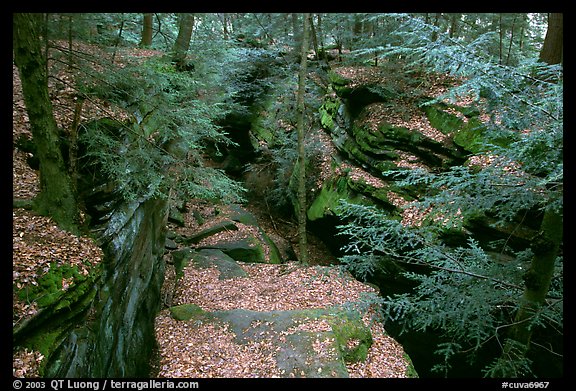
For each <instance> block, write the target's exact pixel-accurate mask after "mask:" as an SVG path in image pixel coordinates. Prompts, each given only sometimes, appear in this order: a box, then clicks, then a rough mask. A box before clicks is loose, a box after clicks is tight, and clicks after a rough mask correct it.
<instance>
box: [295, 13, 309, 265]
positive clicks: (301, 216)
mask: <svg viewBox="0 0 576 391" xmlns="http://www.w3.org/2000/svg"><path fill="white" fill-rule="evenodd" d="M308 18H309V14H304V31H303V32H302V44H301V47H300V72H299V73H298V97H297V106H298V122H297V130H298V245H299V246H298V247H299V250H300V262H301V263H303V264H307V263H308V240H307V237H306V152H305V146H304V134H305V132H304V91H305V81H306V66H307V56H306V55H307V52H308V21H309V20H308Z"/></svg>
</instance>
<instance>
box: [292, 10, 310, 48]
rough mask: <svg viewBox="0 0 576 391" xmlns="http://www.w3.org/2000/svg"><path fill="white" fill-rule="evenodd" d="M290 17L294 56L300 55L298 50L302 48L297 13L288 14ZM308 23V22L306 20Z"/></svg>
mask: <svg viewBox="0 0 576 391" xmlns="http://www.w3.org/2000/svg"><path fill="white" fill-rule="evenodd" d="M290 15H291V17H292V38H293V48H294V54H293V56H294V58H299V57H300V52H301V50H302V32H301V31H300V26H301V25H300V24H299V23H298V19H299V18H298V14H296V13H292V14H290ZM306 23H308V22H306Z"/></svg>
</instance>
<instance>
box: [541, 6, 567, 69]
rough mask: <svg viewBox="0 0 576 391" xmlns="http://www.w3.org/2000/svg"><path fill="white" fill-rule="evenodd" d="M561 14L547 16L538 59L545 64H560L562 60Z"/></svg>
mask: <svg viewBox="0 0 576 391" xmlns="http://www.w3.org/2000/svg"><path fill="white" fill-rule="evenodd" d="M562 19H563V18H562V14H559V13H552V14H550V15H549V16H548V30H546V37H545V38H544V45H542V50H541V51H540V61H541V62H545V63H546V64H560V63H561V62H562V60H563V43H564V42H563V36H564V35H563V28H564V27H563V20H562Z"/></svg>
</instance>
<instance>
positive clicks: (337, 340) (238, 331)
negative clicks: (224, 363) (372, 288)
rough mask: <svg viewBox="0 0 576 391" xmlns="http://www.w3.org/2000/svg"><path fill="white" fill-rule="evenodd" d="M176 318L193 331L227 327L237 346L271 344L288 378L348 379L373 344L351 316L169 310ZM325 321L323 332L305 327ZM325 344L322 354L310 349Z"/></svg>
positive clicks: (331, 311)
mask: <svg viewBox="0 0 576 391" xmlns="http://www.w3.org/2000/svg"><path fill="white" fill-rule="evenodd" d="M170 314H171V316H172V317H173V318H174V319H177V320H181V321H184V322H187V324H188V325H189V327H192V328H194V327H196V326H197V325H198V323H197V321H199V320H200V321H202V322H203V323H205V322H213V323H222V322H224V323H226V324H228V326H229V328H230V330H231V331H232V332H233V333H234V334H235V341H236V343H239V344H250V343H259V342H261V341H263V340H267V341H270V342H272V344H273V346H272V348H271V350H270V354H271V355H272V356H273V357H274V359H275V360H276V364H277V366H278V368H279V369H281V370H283V371H284V373H285V376H287V377H348V370H347V368H346V364H347V363H354V362H359V361H363V360H365V359H366V356H367V353H368V350H369V349H370V346H371V344H372V335H371V333H370V329H369V328H367V327H366V325H364V323H363V321H362V319H361V317H360V315H359V314H358V313H357V312H355V311H350V310H344V309H341V308H336V307H334V308H318V309H301V310H288V311H251V310H245V309H233V310H226V311H210V312H208V311H204V310H203V309H202V308H200V307H198V306H196V305H193V304H184V305H179V306H175V307H171V308H170ZM315 321H326V322H327V324H328V325H330V330H327V331H310V330H308V329H307V328H306V327H301V326H303V325H306V324H307V323H308V322H315ZM317 341H323V342H324V351H323V354H321V355H319V354H318V352H317V350H315V348H314V344H315V343H316V342H317Z"/></svg>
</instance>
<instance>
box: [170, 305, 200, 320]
mask: <svg viewBox="0 0 576 391" xmlns="http://www.w3.org/2000/svg"><path fill="white" fill-rule="evenodd" d="M169 309H170V315H172V317H173V318H174V319H176V320H190V319H192V318H199V317H206V316H208V312H206V311H204V310H203V309H202V308H200V307H199V306H197V305H196V304H182V305H177V306H173V307H170V308H169Z"/></svg>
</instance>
